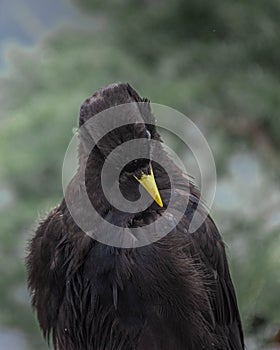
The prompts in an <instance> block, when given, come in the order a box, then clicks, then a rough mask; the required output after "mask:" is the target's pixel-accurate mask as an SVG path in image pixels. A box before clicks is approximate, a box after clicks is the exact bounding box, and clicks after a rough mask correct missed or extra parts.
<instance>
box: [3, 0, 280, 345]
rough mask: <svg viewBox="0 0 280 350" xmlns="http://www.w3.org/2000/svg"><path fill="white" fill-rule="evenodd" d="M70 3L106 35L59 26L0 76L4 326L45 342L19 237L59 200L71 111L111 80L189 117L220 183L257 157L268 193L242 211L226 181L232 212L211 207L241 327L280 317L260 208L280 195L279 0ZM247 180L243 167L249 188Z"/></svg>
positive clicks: (269, 233)
mask: <svg viewBox="0 0 280 350" xmlns="http://www.w3.org/2000/svg"><path fill="white" fill-rule="evenodd" d="M76 4H77V5H78V6H80V7H82V8H83V9H86V11H87V13H92V15H93V18H92V20H93V21H95V18H96V17H97V16H99V17H102V19H103V21H104V25H103V27H102V30H100V31H96V32H94V33H91V32H90V31H89V30H81V29H80V30H78V29H72V28H65V29H64V30H60V31H59V32H55V33H54V34H53V35H52V36H50V37H49V38H48V39H46V40H45V41H44V42H42V43H41V45H40V46H38V47H37V48H36V49H35V50H29V51H28V50H26V51H24V50H23V49H14V50H13V51H11V52H10V57H9V62H10V72H9V74H8V75H7V76H6V77H3V78H2V79H1V80H0V93H1V97H0V99H1V101H0V102H1V112H0V113H1V115H0V123H1V129H0V164H1V168H0V185H1V186H0V199H1V188H2V187H4V188H5V189H6V190H7V191H8V192H9V193H10V197H11V200H10V201H9V202H7V203H6V204H4V205H3V206H0V243H1V244H0V256H1V259H3V262H2V261H1V263H0V272H1V278H0V309H1V317H0V322H1V324H6V325H9V326H11V325H12V326H17V327H20V328H22V329H23V330H24V331H25V332H26V334H28V335H29V338H30V342H31V344H32V346H33V348H34V349H35V348H36V349H44V348H45V347H44V346H43V345H42V341H41V337H40V336H39V332H35V331H34V329H35V327H37V326H36V323H35V321H34V318H33V315H32V313H31V310H30V306H29V298H28V296H27V293H26V292H22V288H23V287H22V286H24V284H25V276H24V267H23V260H24V255H25V251H24V248H23V247H24V242H25V241H26V239H27V238H30V237H31V235H32V230H33V228H34V220H35V219H36V218H37V217H38V216H39V217H41V216H44V213H45V212H47V211H48V210H49V209H50V208H51V207H53V206H54V205H56V204H57V203H59V200H60V199H61V198H62V196H63V193H62V186H61V166H62V162H63V157H64V154H65V151H66V148H67V146H68V143H69V141H70V139H71V137H72V130H73V128H75V127H76V126H77V118H78V113H79V106H80V105H81V103H82V101H83V100H84V99H85V98H86V97H88V96H89V95H90V94H91V93H92V92H93V91H95V90H96V89H98V88H100V87H101V86H105V85H107V84H109V83H111V82H114V81H129V82H130V83H131V84H132V85H133V86H134V87H135V88H136V89H137V90H138V91H139V92H140V94H142V95H146V96H148V97H149V98H150V99H151V100H152V101H153V102H157V103H163V104H166V105H169V106H171V107H174V108H176V109H178V110H180V111H182V112H184V113H186V114H187V115H188V116H189V117H191V118H192V119H193V120H194V121H195V122H196V123H197V124H198V125H199V126H200V127H201V128H202V130H203V132H204V133H205V136H206V138H207V140H208V142H209V143H210V146H211V147H212V149H213V152H214V156H215V160H216V165H217V170H218V175H219V176H220V177H219V179H218V180H219V181H221V180H222V179H227V180H229V181H231V175H230V171H229V169H228V165H229V163H230V159H231V156H232V155H234V154H235V153H238V152H244V153H246V152H254V154H256V156H257V158H258V159H259V161H260V162H261V164H262V166H263V168H264V169H265V176H264V177H263V178H262V181H263V182H262V184H261V186H260V187H261V188H265V189H269V188H271V189H270V192H269V191H268V192H266V191H259V189H260V188H259V187H256V189H254V190H252V192H254V193H253V194H254V196H255V197H254V198H253V199H252V201H251V202H250V206H246V205H248V202H246V198H245V197H246V195H244V191H243V188H242V187H241V186H240V184H239V185H238V186H237V187H233V185H232V187H233V193H234V192H236V191H239V192H238V196H239V197H240V198H239V210H237V211H236V212H232V211H230V210H229V212H227V213H225V212H224V211H223V210H219V209H217V210H216V211H215V219H216V220H217V221H218V223H220V225H221V226H223V234H224V236H225V239H226V241H227V242H228V244H229V246H230V249H229V250H230V257H231V266H232V272H233V275H234V280H235V284H236V287H237V292H238V296H239V301H240V305H241V313H242V315H243V319H244V321H245V324H246V325H248V326H249V324H250V321H251V318H252V317H253V316H254V314H256V313H260V314H263V315H265V316H266V317H267V318H268V319H269V321H270V322H279V319H280V311H279V310H280V308H279V303H278V300H279V297H278V293H277V291H279V288H280V281H279V277H278V271H277V268H278V266H279V261H278V259H277V257H278V256H279V249H278V246H279V244H278V246H277V244H276V243H279V230H278V231H277V229H276V230H275V229H271V228H269V227H268V226H267V227H266V225H263V224H262V223H263V222H264V221H265V220H266V219H267V217H268V216H269V215H270V212H269V213H268V214H264V213H267V211H269V210H268V209H267V208H269V209H270V207H269V205H270V203H269V200H270V198H271V197H272V196H273V195H274V194H277V193H278V194H279V191H278V188H279V186H277V185H275V183H276V184H277V179H279V175H280V161H279V157H278V154H279V148H280V141H279V140H280V134H279V132H280V131H279V130H280V119H279V118H278V110H279V109H280V97H279V96H280V95H279V91H280V81H279V78H278V77H279V64H278V62H279V59H280V47H279V45H278V41H279V33H280V28H279V26H280V24H279V12H280V5H279V3H278V2H277V1H276V0H272V1H270V2H269V3H264V2H262V1H260V0H257V1H255V2H254V3H253V4H252V3H251V2H249V1H248V0H243V1H241V0H239V1H234V2H230V1H221V0H220V1H216V2H214V3H213V2H206V1H203V0H199V1H184V0H178V1H173V2H170V1H166V0H163V1H156V0H149V1H145V2H140V1H132V0H130V1H128V0H118V1H115V2H111V3H110V6H109V5H108V3H107V4H106V3H105V2H100V1H90V0H79V1H78V0H76ZM174 144H176V145H177V143H176V141H174ZM249 157H250V156H249ZM250 176H251V175H248V176H247V173H246V172H244V174H242V181H243V183H245V187H246V186H247V183H248V185H249V184H250V182H251V177H250ZM230 184H231V182H230ZM272 184H273V186H272ZM218 185H219V182H218ZM230 186H231V185H230ZM277 191H278V192H277ZM252 197H253V196H252ZM277 198H278V197H277ZM224 199H225V201H228V200H229V198H226V195H224ZM261 202H264V203H267V206H266V209H265V210H264V209H263V208H259V207H258V206H257V205H256V203H261ZM276 203H279V202H277V201H276ZM0 205H1V201H0ZM226 205H228V202H226ZM276 205H277V204H276ZM252 209H255V210H253V211H252ZM271 211H272V209H271ZM225 223H226V224H225ZM278 228H279V226H278ZM15 257H16V258H15ZM23 289H24V288H23ZM17 291H18V292H17ZM17 293H19V294H20V295H21V298H19V297H17V295H18V294H17ZM18 315H20V317H19V316H18ZM35 334H36V335H35Z"/></svg>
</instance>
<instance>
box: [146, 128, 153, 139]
mask: <svg viewBox="0 0 280 350" xmlns="http://www.w3.org/2000/svg"><path fill="white" fill-rule="evenodd" d="M146 134H147V137H148V140H149V141H150V140H151V138H152V136H151V133H150V131H149V130H148V129H147V130H146Z"/></svg>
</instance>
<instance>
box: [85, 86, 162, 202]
mask: <svg viewBox="0 0 280 350" xmlns="http://www.w3.org/2000/svg"><path fill="white" fill-rule="evenodd" d="M79 124H80V130H82V133H81V132H80V139H81V145H82V149H83V150H85V149H86V148H91V149H92V145H93V143H92V141H94V151H93V152H92V153H91V156H90V157H89V158H88V159H91V165H90V167H89V168H91V170H92V167H93V168H95V169H97V168H99V170H100V171H101V169H100V167H99V166H98V165H100V164H101V163H102V165H103V164H104V162H107V163H108V165H109V169H110V171H109V172H112V174H113V173H114V171H113V169H117V170H119V174H120V176H119V179H118V181H119V186H120V190H121V192H122V194H123V195H124V197H126V198H127V199H128V200H131V201H134V200H137V199H138V197H139V196H140V193H139V184H141V185H142V186H143V187H144V188H145V189H146V191H147V192H148V193H149V194H150V195H151V197H152V198H153V199H154V200H155V202H156V203H157V204H158V205H159V206H160V207H163V203H162V199H161V196H160V193H159V190H158V187H157V184H156V178H155V176H154V171H153V166H152V161H151V159H152V155H153V152H155V149H154V142H153V141H160V136H159V134H158V132H157V130H156V127H155V120H154V116H153V114H152V112H151V108H150V104H149V101H148V100H147V99H143V98H141V97H140V96H139V95H138V94H137V92H136V91H135V90H134V89H133V88H132V87H131V86H130V85H129V84H124V83H117V84H111V85H109V86H107V87H105V88H102V89H100V90H98V91H97V92H96V93H94V94H93V95H92V96H91V97H90V98H88V99H87V100H86V101H85V102H84V103H83V105H82V107H81V110H80V120H79ZM135 141H136V142H135ZM81 153H82V152H81V148H80V162H81V158H82V157H81ZM88 159H86V162H87V163H88V162H89V160H88ZM153 159H155V157H153ZM96 172H98V170H96ZM89 176H90V175H89ZM115 180H116V179H114V176H113V175H112V181H115Z"/></svg>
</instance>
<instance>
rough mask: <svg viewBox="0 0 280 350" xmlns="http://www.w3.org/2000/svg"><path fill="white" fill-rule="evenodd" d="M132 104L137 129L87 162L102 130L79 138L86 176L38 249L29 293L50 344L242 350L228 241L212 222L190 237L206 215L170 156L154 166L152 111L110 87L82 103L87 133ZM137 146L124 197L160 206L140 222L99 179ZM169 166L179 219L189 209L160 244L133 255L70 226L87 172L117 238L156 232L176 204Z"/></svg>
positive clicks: (34, 245) (68, 349)
mask: <svg viewBox="0 0 280 350" xmlns="http://www.w3.org/2000/svg"><path fill="white" fill-rule="evenodd" d="M131 102H133V103H134V104H133V103H132V104H130V105H133V108H132V109H131V111H130V110H129V109H128V110H127V111H128V114H129V115H126V116H125V117H127V118H128V120H129V121H130V120H131V121H132V120H133V118H131V115H130V112H131V114H133V113H134V114H135V116H136V119H137V122H131V123H128V124H127V125H125V126H121V127H116V128H115V129H114V130H112V131H111V132H110V133H109V134H107V135H105V136H104V137H102V138H101V139H100V140H98V142H96V144H95V145H94V147H93V149H92V150H90V152H89V157H88V159H86V157H85V154H86V149H87V148H88V147H89V148H90V147H91V141H92V139H93V138H94V136H93V134H94V133H96V135H97V134H98V133H99V131H100V130H98V128H97V129H94V130H90V128H84V131H83V132H80V135H79V136H80V146H79V168H78V171H77V173H76V175H75V176H74V178H73V179H72V181H71V183H70V185H69V187H68V189H67V194H66V196H65V198H64V199H63V200H62V202H61V204H60V205H59V206H57V207H56V208H55V209H54V210H52V211H51V213H50V214H49V215H48V217H47V218H46V219H45V220H44V221H43V222H42V223H41V224H40V225H39V227H38V229H37V232H36V234H35V236H34V238H33V239H32V241H31V242H30V245H29V255H28V257H27V268H28V283H29V288H30V291H31V294H32V305H33V307H34V308H35V310H36V312H37V317H38V320H39V324H40V328H41V329H42V332H43V335H44V337H45V338H46V339H47V340H48V341H52V343H53V345H54V348H55V349H59V350H201V349H207V350H208V349H215V350H241V349H244V341H243V332H242V325H241V321H240V316H239V311H238V306H237V301H236V296H235V291H234V286H233V284H232V280H231V277H230V273H229V268H228V263H227V258H226V253H225V246H224V243H223V240H222V238H221V236H220V234H219V232H218V230H217V228H216V226H215V224H214V222H213V221H212V219H211V217H210V216H209V215H206V219H205V220H204V222H203V223H202V225H201V226H200V227H199V228H198V229H197V230H196V231H195V232H192V233H191V232H190V231H189V225H190V222H191V220H192V218H193V216H194V213H195V212H196V211H201V212H202V211H203V210H204V209H203V206H199V205H198V204H199V202H200V193H199V191H198V190H197V188H196V187H195V186H194V185H193V184H192V183H190V182H188V181H187V180H186V176H185V175H184V174H183V173H182V171H181V170H180V169H179V168H178V167H177V166H176V165H175V163H174V162H173V161H172V159H171V158H170V157H169V156H168V155H167V153H166V152H165V150H164V147H159V148H158V149H157V160H158V161H156V160H151V159H150V158H151V153H152V152H153V150H152V146H149V145H150V143H151V142H152V141H157V143H160V142H161V139H160V135H159V133H158V131H157V129H156V127H155V125H154V116H153V113H152V111H151V108H150V104H149V101H148V100H147V99H142V98H141V97H139V95H138V94H137V92H136V91H135V90H134V89H133V88H132V87H131V86H130V85H129V84H123V83H118V84H112V85H109V86H108V87H105V88H103V89H100V90H98V91H97V92H96V93H95V94H94V95H92V96H91V97H90V98H88V99H87V100H86V101H85V102H84V103H83V105H82V107H81V110H80V120H79V124H80V127H81V129H80V130H82V129H83V126H84V125H86V123H87V122H88V121H89V120H91V119H92V120H94V118H97V114H98V113H100V112H102V111H106V110H108V111H109V108H110V107H113V106H118V105H122V104H125V103H131ZM135 102H137V103H139V105H138V104H137V105H136V104H135ZM101 114H102V113H101ZM110 118H114V115H110ZM100 133H101V131H100ZM135 139H142V140H144V141H145V142H146V143H145V145H146V146H144V147H147V148H146V156H145V157H143V158H140V159H138V158H137V159H135V160H133V161H130V162H129V163H128V164H127V165H125V166H124V167H123V169H121V172H120V177H119V179H118V180H119V186H120V190H121V192H122V194H123V196H124V198H126V199H127V200H128V201H131V202H132V203H133V201H135V200H137V199H138V198H139V188H140V187H141V186H140V184H142V185H143V186H144V187H145V188H146V190H147V191H148V192H149V193H150V194H151V196H152V197H153V198H154V200H155V201H154V202H153V203H152V204H151V205H149V207H148V208H147V209H145V210H143V211H142V212H136V213H130V212H129V213H126V212H124V211H122V210H119V209H116V208H114V206H112V205H111V204H110V202H109V201H108V199H107V198H106V197H105V195H104V191H103V189H102V186H101V170H102V167H103V165H104V161H105V159H106V158H107V157H108V155H109V154H110V153H111V152H112V151H113V150H114V149H115V148H116V147H117V146H118V145H122V144H123V143H125V142H126V141H128V140H135ZM160 144H161V143H160ZM121 158H122V154H121V153H117V154H116V156H115V158H114V159H113V160H112V164H111V165H110V166H111V167H116V168H117V167H118V166H120V165H119V164H120V163H119V161H120V159H121ZM165 165H166V167H167V168H168V167H170V166H171V167H172V170H173V172H174V174H175V175H174V179H175V180H174V181H175V189H174V193H173V195H174V196H175V199H176V200H175V202H174V203H175V204H174V205H173V206H174V208H173V212H174V213H176V211H180V207H181V202H182V201H183V200H184V199H185V198H188V199H189V202H188V204H187V207H186V209H185V210H184V212H183V216H182V218H181V219H180V221H179V222H178V223H177V224H176V226H175V227H173V228H172V230H171V231H170V232H169V233H168V234H167V235H165V236H163V237H161V238H160V239H158V240H155V242H153V243H151V244H146V245H144V246H141V247H140V246H138V247H135V248H133V247H131V248H129V247H128V248H121V247H114V246H110V245H107V244H105V243H104V242H103V243H101V242H100V240H98V239H96V236H94V234H93V237H95V239H94V238H92V237H90V236H89V235H88V234H86V233H85V232H84V230H83V229H82V228H81V227H80V225H79V224H77V223H76V222H75V220H74V218H73V217H72V215H71V213H70V210H69V205H68V203H75V205H76V208H78V210H80V212H81V215H83V214H84V211H85V209H84V207H83V206H82V205H80V204H79V203H80V202H79V201H80V196H81V191H82V190H81V188H82V185H81V183H82V180H81V179H82V173H83V172H84V173H85V187H86V191H87V194H88V197H89V199H90V202H91V203H92V205H93V207H94V208H95V209H96V211H97V212H98V213H99V215H100V217H101V218H103V219H104V220H106V222H109V223H110V224H114V225H115V226H113V227H115V230H114V229H112V232H110V234H111V235H114V234H118V233H119V232H121V230H122V229H123V228H128V229H131V228H139V227H140V228H144V227H145V226H146V225H147V224H149V223H153V222H155V221H156V220H157V219H158V218H160V217H163V216H164V213H165V211H166V210H167V209H166V208H167V206H168V203H169V201H170V198H171V195H172V191H171V185H170V178H169V175H168V173H167V172H166V171H165V168H166V167H165ZM139 183H140V184H139ZM108 184H109V185H108V187H110V182H108ZM109 190H110V189H109ZM66 197H68V198H66ZM171 216H172V215H171ZM91 219H92V217H91ZM86 220H87V214H86V213H85V219H84V221H86ZM93 220H97V221H96V222H95V221H93V225H92V223H91V224H90V225H92V226H94V227H92V230H93V232H97V233H98V234H99V237H100V234H101V236H102V235H103V234H105V230H104V232H103V231H102V225H100V224H99V221H98V219H97V216H96V217H94V218H93ZM159 228H160V227H158V226H155V229H156V230H158V229H159ZM155 233H156V234H159V235H160V234H161V232H155ZM136 240H137V237H136Z"/></svg>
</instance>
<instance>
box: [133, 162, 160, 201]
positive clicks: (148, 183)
mask: <svg viewBox="0 0 280 350" xmlns="http://www.w3.org/2000/svg"><path fill="white" fill-rule="evenodd" d="M150 171H151V174H149V175H146V174H144V173H143V172H142V175H141V177H140V179H138V177H136V176H134V177H135V179H136V180H137V181H138V182H139V183H140V184H141V185H142V186H143V187H144V188H145V190H146V191H147V192H148V193H149V195H150V196H151V197H152V198H153V199H154V200H155V201H156V203H157V204H158V205H159V206H160V207H161V208H162V207H163V203H162V200H161V197H160V194H159V191H158V188H157V184H156V180H155V177H154V173H153V169H152V166H150Z"/></svg>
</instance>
